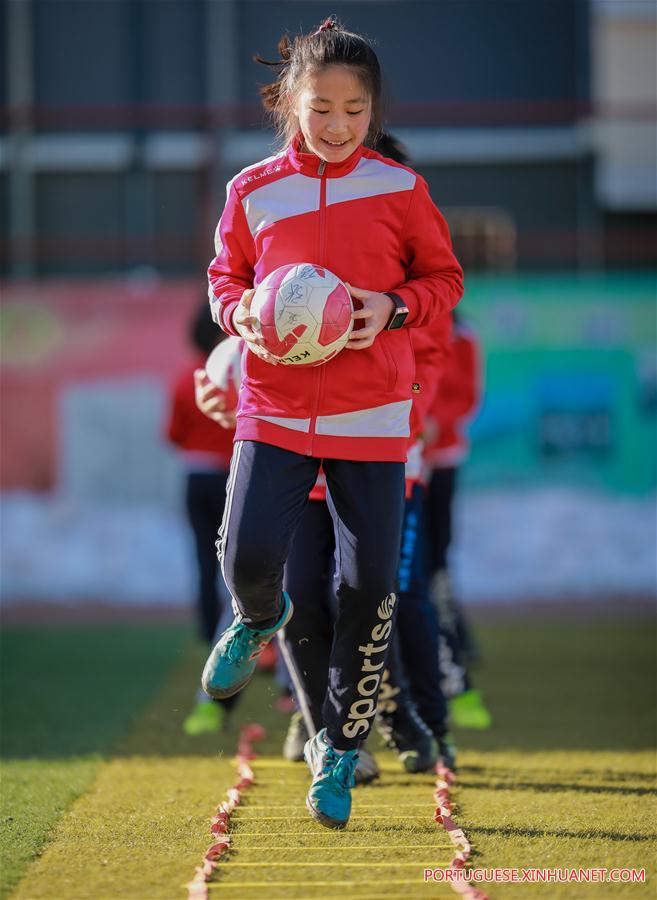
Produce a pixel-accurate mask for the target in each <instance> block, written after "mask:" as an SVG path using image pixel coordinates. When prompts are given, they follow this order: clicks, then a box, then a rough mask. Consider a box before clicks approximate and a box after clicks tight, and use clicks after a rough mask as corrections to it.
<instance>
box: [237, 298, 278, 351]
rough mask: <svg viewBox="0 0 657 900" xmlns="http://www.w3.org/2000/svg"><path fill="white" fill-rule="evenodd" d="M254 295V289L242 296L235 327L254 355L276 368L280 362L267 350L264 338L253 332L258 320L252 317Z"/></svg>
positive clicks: (238, 305)
mask: <svg viewBox="0 0 657 900" xmlns="http://www.w3.org/2000/svg"><path fill="white" fill-rule="evenodd" d="M254 294H255V290H254V289H253V288H251V289H250V290H246V291H244V293H243V294H242V296H241V298H240V302H239V303H238V304H237V306H236V307H235V311H234V312H233V327H234V328H235V331H236V332H237V333H238V334H239V336H240V337H241V338H242V339H243V341H244V342H245V344H246V346H247V347H248V348H249V350H250V351H251V352H252V353H255V355H256V356H259V357H260V359H262V360H264V362H267V363H270V364H271V365H272V366H276V365H278V360H277V359H276V357H275V356H272V355H271V353H269V352H268V351H267V350H265V347H264V338H262V337H261V336H260V335H259V334H257V332H255V331H254V330H253V326H254V325H255V322H256V319H255V316H252V315H251V301H252V300H253V295H254Z"/></svg>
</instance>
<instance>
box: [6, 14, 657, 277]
mask: <svg viewBox="0 0 657 900" xmlns="http://www.w3.org/2000/svg"><path fill="white" fill-rule="evenodd" d="M331 9H332V10H334V11H335V12H336V13H337V14H338V15H339V16H340V17H341V18H342V20H343V21H344V22H346V24H347V25H348V26H349V27H352V28H353V29H354V30H356V31H361V32H364V33H366V34H368V35H372V37H374V38H375V39H376V42H377V49H378V52H379V54H380V57H381V61H382V64H383V69H384V72H385V75H386V80H387V93H388V100H389V102H388V113H387V121H388V124H389V126H390V127H391V128H392V129H393V130H394V131H395V132H396V133H398V134H399V136H400V137H401V138H402V140H404V142H405V143H406V144H407V146H408V149H409V150H410V152H411V155H412V157H413V159H414V161H415V163H416V165H417V167H418V168H419V169H420V171H421V172H422V173H423V174H424V175H425V177H427V179H428V180H429V183H430V185H431V188H432V191H433V193H434V196H435V197H436V201H437V202H438V203H439V204H440V205H441V206H442V207H446V208H447V210H448V213H450V214H451V224H452V228H453V230H454V231H455V234H456V237H457V241H458V242H459V246H460V248H461V249H462V255H464V258H465V261H466V263H467V262H468V261H471V263H472V266H475V267H479V268H482V267H486V268H490V267H491V266H492V267H494V268H495V267H500V268H507V269H508V268H513V267H515V266H516V265H517V266H518V267H519V268H521V269H528V268H542V267H545V266H550V267H554V266H560V267H566V266H567V267H573V266H575V267H578V268H582V267H591V266H593V267H601V266H603V267H616V266H633V267H636V266H646V265H647V264H649V262H650V259H651V256H652V255H653V253H654V242H655V235H656V234H657V216H656V212H657V187H656V181H657V179H656V177H655V81H656V72H655V53H654V47H655V41H656V39H657V19H656V16H657V13H656V11H655V6H654V4H653V3H652V2H650V0H531V2H529V0H501V2H491V0H433V2H432V0H397V2H367V0H361V2H344V0H343V2H338V3H335V4H333V6H332V7H331ZM325 13H326V9H325V6H324V5H323V4H321V3H316V2H306V3H301V2H297V0H285V2H279V3H275V4H273V3H270V2H268V0H185V2H178V0H9V2H7V3H5V4H3V6H2V12H1V13H0V40H1V42H2V46H4V48H5V50H6V53H5V56H6V59H7V66H6V69H5V70H4V72H3V74H2V83H1V84H0V89H1V90H2V93H3V95H4V98H5V101H6V107H7V114H6V118H5V120H4V123H3V131H2V169H1V170H2V189H3V190H2V194H3V196H4V198H5V200H4V201H3V204H2V208H1V215H2V225H3V232H4V234H5V235H7V239H6V240H5V241H4V243H3V248H4V249H3V254H2V267H3V271H4V272H5V273H6V274H9V275H12V276H13V275H47V274H55V273H59V274H61V273H67V274H81V273H93V274H97V273H116V272H119V271H127V270H130V269H131V268H133V267H136V266H152V267H154V268H155V270H156V271H157V272H159V273H162V274H171V273H183V272H185V273H190V272H197V271H200V270H201V269H202V267H203V265H204V264H205V261H206V259H207V257H208V254H209V250H210V243H209V241H208V234H210V233H211V227H212V225H211V223H212V222H213V221H214V220H215V219H216V217H217V215H218V212H219V211H220V208H221V204H222V202H223V201H222V196H223V184H224V183H225V181H226V179H227V178H228V177H230V176H231V175H232V174H234V172H235V170H236V169H237V168H239V167H241V166H243V165H246V164H249V163H251V162H253V161H254V160H256V159H259V158H262V156H263V155H265V154H266V153H267V152H268V151H269V149H270V147H271V140H272V135H271V133H269V134H264V133H263V132H262V116H261V112H260V109H259V105H258V98H257V91H256V83H257V82H258V81H259V80H260V81H262V80H266V79H267V78H268V77H269V73H268V72H267V71H266V70H265V69H264V68H263V67H261V66H258V65H257V64H255V63H253V62H252V60H251V57H252V54H253V53H256V52H257V53H260V54H263V55H265V57H268V58H270V57H272V55H275V46H276V41H277V38H278V36H279V35H280V34H281V33H282V32H284V31H286V30H287V31H289V32H291V33H294V32H296V31H298V30H299V29H302V30H304V31H309V30H311V29H312V28H314V27H316V25H317V23H318V21H319V20H320V19H321V17H322V16H323V15H324V14H325ZM54 36H56V39H53V38H54Z"/></svg>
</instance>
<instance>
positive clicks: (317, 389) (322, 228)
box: [307, 159, 326, 456]
mask: <svg viewBox="0 0 657 900" xmlns="http://www.w3.org/2000/svg"><path fill="white" fill-rule="evenodd" d="M325 171H326V161H325V160H323V159H322V160H321V161H320V163H319V168H318V169H317V174H318V175H319V177H320V182H319V240H318V248H317V249H318V257H319V258H318V259H317V260H316V263H317V265H320V266H323V265H324V252H325V241H326V222H325V218H326V175H325ZM313 375H314V382H315V384H314V395H313V406H312V410H311V413H310V431H309V433H308V452H307V456H312V455H313V442H314V439H315V428H316V426H317V411H318V409H319V398H320V395H321V389H322V385H323V383H324V377H323V376H324V367H323V366H317V367H316V368H315V371H314V372H313Z"/></svg>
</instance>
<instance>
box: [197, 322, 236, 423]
mask: <svg viewBox="0 0 657 900" xmlns="http://www.w3.org/2000/svg"><path fill="white" fill-rule="evenodd" d="M205 372H206V374H207V376H208V378H209V379H210V381H211V382H212V384H213V385H214V386H215V387H216V388H218V389H219V391H220V392H221V395H222V398H223V401H224V404H225V406H224V409H225V411H226V412H232V411H233V410H235V409H237V396H238V394H239V389H240V383H241V381H242V339H241V338H238V337H233V336H232V335H231V336H230V337H227V338H225V339H224V340H223V341H222V342H221V343H220V344H217V346H216V347H215V348H214V350H213V351H212V353H211V354H210V355H209V356H208V358H207V360H206V363H205Z"/></svg>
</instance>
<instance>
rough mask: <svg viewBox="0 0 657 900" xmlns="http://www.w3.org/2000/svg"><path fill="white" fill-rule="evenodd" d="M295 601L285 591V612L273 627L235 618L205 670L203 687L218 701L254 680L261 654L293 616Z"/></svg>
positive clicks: (215, 647)
mask: <svg viewBox="0 0 657 900" xmlns="http://www.w3.org/2000/svg"><path fill="white" fill-rule="evenodd" d="M292 612H293V607H292V601H291V600H290V598H289V597H288V595H287V594H286V593H285V591H283V611H282V613H281V616H280V619H279V620H278V622H277V623H276V624H275V625H273V626H272V627H271V628H265V629H257V628H251V627H250V626H249V625H244V624H243V623H242V622H240V620H239V619H237V618H235V619H234V620H233V624H232V625H231V626H230V627H229V628H227V629H226V630H225V631H224V633H223V634H222V635H221V637H220V638H219V640H218V641H217V643H216V644H215V646H214V649H213V651H212V653H211V654H210V656H209V657H208V661H207V662H206V664H205V667H204V669H203V675H202V677H201V684H202V685H203V690H204V691H205V693H206V694H208V695H209V696H210V697H213V698H214V699H215V700H224V699H225V698H226V697H232V696H233V694H236V693H237V692H238V691H239V690H241V689H242V688H243V687H244V685H245V684H246V683H247V682H248V681H250V680H251V678H252V677H253V673H254V672H255V669H256V664H257V662H258V657H259V656H260V654H261V653H262V651H263V650H264V649H265V647H266V646H267V644H268V643H269V642H270V640H271V639H272V638H273V636H274V635H275V634H276V632H277V631H280V630H281V628H283V627H284V626H285V625H286V624H287V622H288V621H289V619H290V617H291V616H292Z"/></svg>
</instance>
